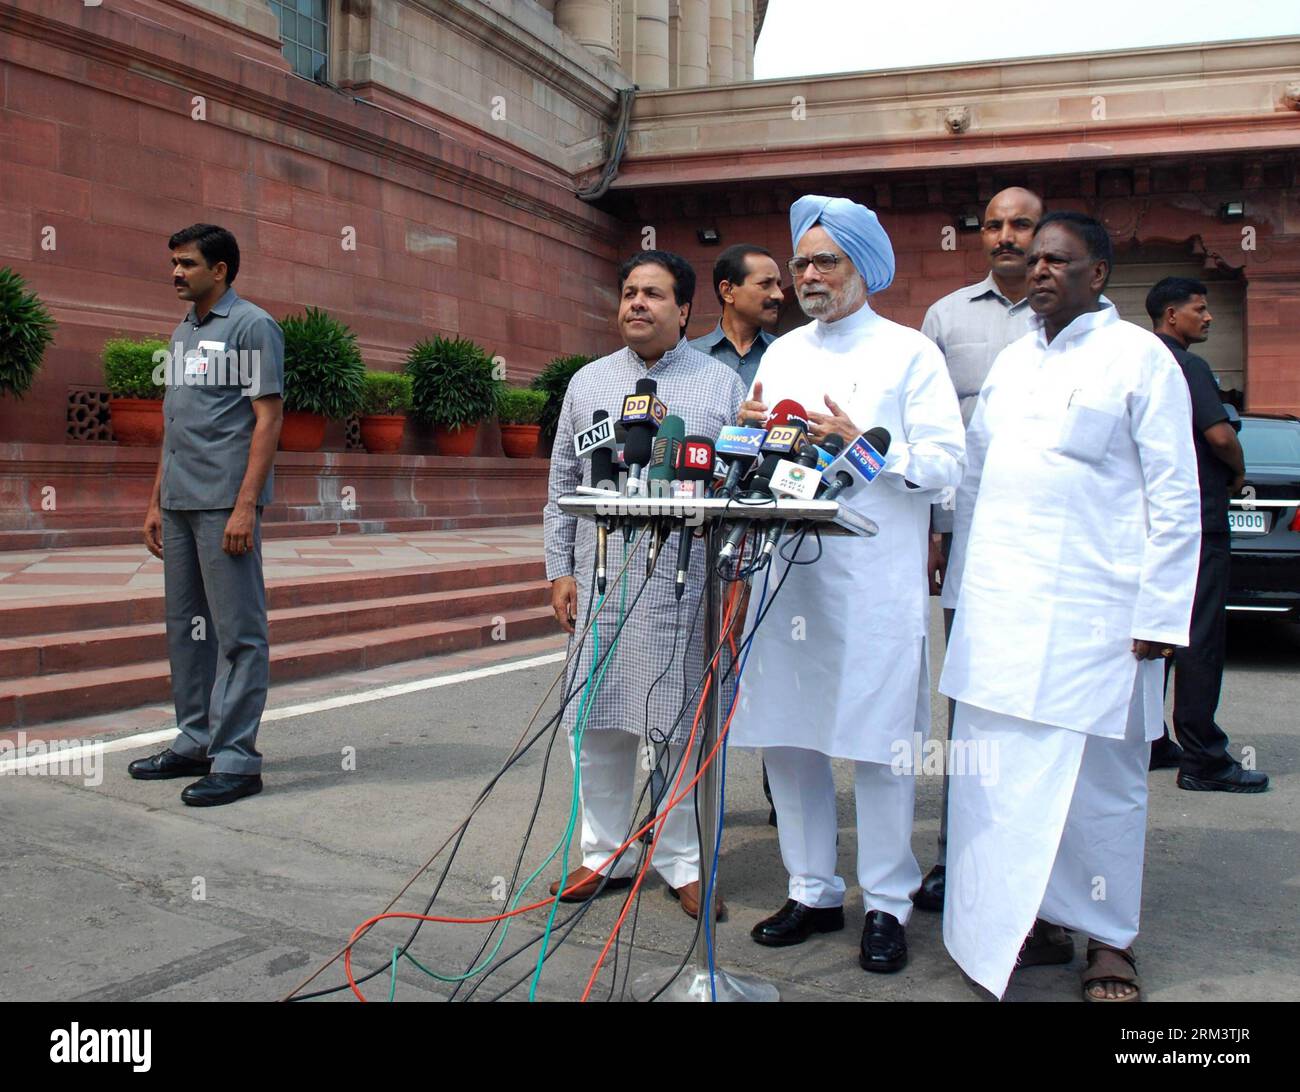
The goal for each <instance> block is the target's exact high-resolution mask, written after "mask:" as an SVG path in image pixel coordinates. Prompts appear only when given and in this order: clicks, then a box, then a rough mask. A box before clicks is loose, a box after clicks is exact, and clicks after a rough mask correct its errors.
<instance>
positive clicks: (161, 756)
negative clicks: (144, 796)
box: [126, 748, 212, 781]
mask: <svg viewBox="0 0 1300 1092" xmlns="http://www.w3.org/2000/svg"><path fill="white" fill-rule="evenodd" d="M210 769H212V759H210V758H186V757H185V755H178V754H177V753H176V752H175V751H173V750H171V748H168V749H167V750H165V751H160V752H158V754H156V755H150V756H149V757H148V758H137V759H136V760H135V761H134V762H132V763H131V765H129V766H128V767H127V768H126V772H127V773H129V774H130V775H131V776H132V777H134V778H135V779H136V780H137V781H162V780H164V779H166V778H169V777H202V776H203V775H204V774H205V773H207V772H208V771H209V770H210Z"/></svg>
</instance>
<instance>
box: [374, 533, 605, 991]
mask: <svg viewBox="0 0 1300 1092" xmlns="http://www.w3.org/2000/svg"><path fill="white" fill-rule="evenodd" d="M623 552H624V555H625V559H626V554H627V547H626V545H624V547H623ZM624 591H625V592H626V588H624ZM604 603H605V596H603V595H602V596H601V597H600V599H599V600H597V602H596V605H595V607H594V608H593V610H594V612H595V614H596V616H597V617H599V615H600V611H601V608H602V607H603V606H604ZM619 618H620V621H621V620H622V607H621V606H620V609H619ZM592 635H593V650H592V657H591V667H590V669H589V670H588V672H587V682H586V685H585V686H584V687H583V692H582V700H581V702H580V703H579V707H578V720H577V726H576V728H575V731H576V733H577V739H578V747H579V748H581V741H582V724H583V722H584V721H585V719H586V714H585V708H586V707H587V702H588V698H589V697H590V695H591V693H592V675H593V674H594V673H595V670H596V663H597V661H598V660H599V656H598V654H597V653H598V650H599V648H600V627H599V622H593V623H592ZM614 644H615V645H617V644H618V641H617V639H615V642H614ZM613 658H614V657H613V651H612V650H611V652H610V655H609V657H608V658H607V659H606V661H605V664H604V667H602V669H601V672H600V679H597V680H596V689H599V688H600V683H601V681H602V680H603V679H604V677H605V671H606V670H607V669H608V668H609V662H610V660H612V659H613ZM579 753H581V751H579ZM574 772H575V784H574V797H573V801H574V802H573V804H572V805H571V806H570V818H569V826H568V829H567V830H566V831H565V834H564V837H563V838H561V839H560V841H559V842H557V843H556V845H555V848H554V849H552V850H551V852H550V853H549V854H547V856H546V859H545V860H544V861H542V863H541V864H540V865H538V867H537V869H536V870H535V871H534V872H533V874H532V875H531V876H529V877H528V878H527V879H526V880H525V881H524V883H523V886H521V887H520V888H519V890H518V892H516V894H515V896H514V898H512V899H511V900H510V903H509V905H508V907H507V909H508V910H514V909H516V908H517V907H518V905H519V904H520V903H521V902H522V901H523V897H524V895H525V893H526V892H527V891H528V888H529V886H530V885H531V884H532V882H533V881H534V880H535V879H537V877H538V876H539V875H541V873H542V872H543V871H544V870H545V869H546V867H547V865H549V864H550V863H551V861H553V860H554V859H555V856H556V854H558V853H559V852H560V850H561V849H564V850H565V860H567V859H568V845H569V841H570V839H571V838H572V834H573V827H574V819H573V815H574V813H575V812H576V807H577V800H578V795H577V793H578V784H577V778H576V773H577V768H576V767H575V771H574ZM559 901H560V900H559V899H558V898H557V899H556V900H555V902H554V904H553V905H552V910H551V921H550V922H548V923H547V929H546V935H545V936H544V937H543V941H542V951H543V952H545V950H546V941H547V939H548V938H549V936H550V932H551V922H553V921H554V919H555V907H558V906H559ZM512 921H513V919H512V918H506V919H505V921H504V923H503V925H502V929H501V935H500V936H499V937H498V938H497V942H496V944H495V945H494V946H493V948H492V951H490V952H489V953H488V954H487V955H486V956H484V958H483V960H482V962H480V963H479V965H478V966H477V967H473V968H471V969H470V970H468V971H466V972H465V973H464V974H455V975H445V974H439V973H438V972H437V971H431V970H430V969H429V968H428V967H426V966H424V964H422V963H421V962H420V961H419V960H418V959H416V958H415V957H414V956H413V955H411V953H410V952H403V951H402V948H401V945H394V947H393V956H392V963H391V966H390V968H389V983H388V1000H389V1001H392V1000H393V999H394V998H395V997H396V995H397V957H398V956H399V955H401V956H403V957H405V958H406V959H407V960H408V961H409V962H410V963H411V964H412V965H413V966H415V967H417V968H418V969H419V970H421V971H423V972H424V973H425V974H426V975H428V976H429V977H430V978H434V979H437V980H438V981H439V982H464V981H466V980H468V979H470V978H474V977H476V976H477V975H480V974H482V973H483V971H485V970H486V969H487V968H488V967H489V966H490V965H491V963H492V960H493V959H495V958H496V954H497V952H499V951H500V950H501V946H502V945H503V944H505V941H506V934H507V933H508V932H509V931H510V925H511V923H512ZM529 1000H530V1001H531V1000H532V996H531V993H530V996H529Z"/></svg>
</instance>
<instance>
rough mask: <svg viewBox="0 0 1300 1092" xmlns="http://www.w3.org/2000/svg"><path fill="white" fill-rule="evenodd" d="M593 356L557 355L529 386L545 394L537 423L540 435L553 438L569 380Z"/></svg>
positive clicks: (589, 361) (591, 359)
mask: <svg viewBox="0 0 1300 1092" xmlns="http://www.w3.org/2000/svg"><path fill="white" fill-rule="evenodd" d="M595 359H596V358H595V357H594V356H581V355H578V356H557V357H556V358H555V359H554V360H552V361H551V362H550V363H549V364H547V365H546V367H545V368H543V369H542V372H541V374H540V375H539V376H538V377H537V378H536V379H534V380H533V381H532V383H531V384H530V386H531V387H532V388H533V390H535V391H541V392H542V393H543V394H545V395H546V405H545V407H544V408H543V409H542V414H541V417H539V418H538V423H539V424H540V425H541V426H542V435H543V436H545V437H546V438H547V439H548V440H553V439H555V426H556V425H557V424H558V423H559V420H560V409H561V408H562V407H563V406H564V395H565V392H566V391H568V389H569V381H570V380H571V379H572V378H573V377H574V375H576V374H577V372H578V370H579V369H580V368H583V367H585V366H586V365H588V364H590V363H591V362H592V361H593V360H595Z"/></svg>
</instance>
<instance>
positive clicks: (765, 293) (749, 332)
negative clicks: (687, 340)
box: [691, 243, 785, 390]
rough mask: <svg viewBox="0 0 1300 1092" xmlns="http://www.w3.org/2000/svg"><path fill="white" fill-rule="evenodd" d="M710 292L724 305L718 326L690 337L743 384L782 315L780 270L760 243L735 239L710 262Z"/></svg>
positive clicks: (748, 383) (755, 368)
mask: <svg viewBox="0 0 1300 1092" xmlns="http://www.w3.org/2000/svg"><path fill="white" fill-rule="evenodd" d="M713 292H714V294H715V295H716V296H717V297H718V302H719V303H720V304H722V317H721V318H720V319H719V320H718V324H717V326H715V327H714V328H713V329H712V330H710V331H709V332H708V333H707V334H705V335H704V336H703V337H697V338H695V340H693V341H692V342H691V348H692V349H699V351H700V352H702V353H707V354H708V355H709V356H711V357H713V358H714V359H715V360H721V361H722V363H724V364H725V365H727V367H728V368H731V369H733V370H734V371H735V372H736V374H737V375H739V376H740V379H741V382H743V383H744V384H745V389H746V390H748V389H749V387H750V386H751V385H752V384H753V382H754V374H755V373H756V372H757V371H758V366H759V364H760V363H761V362H762V360H763V354H764V353H765V352H766V351H767V347H768V346H769V345H771V344H772V342H773V341H775V340H776V337H775V335H774V333H773V331H774V330H775V329H776V324H777V322H778V321H779V320H780V318H781V303H782V301H783V300H784V299H785V296H784V295H783V293H782V292H781V270H780V269H779V268H777V264H776V262H775V261H774V260H773V259H772V255H771V254H770V253H769V252H768V251H766V250H764V249H763V248H762V247H761V246H755V245H753V244H752V243H737V244H736V245H735V246H729V247H727V249H726V250H724V251H723V252H722V253H721V254H719V255H718V260H717V261H716V262H714V263H713Z"/></svg>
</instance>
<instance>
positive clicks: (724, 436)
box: [715, 425, 767, 496]
mask: <svg viewBox="0 0 1300 1092" xmlns="http://www.w3.org/2000/svg"><path fill="white" fill-rule="evenodd" d="M766 437H767V429H762V428H746V427H744V426H743V425H727V426H726V427H725V428H724V429H723V430H722V431H721V432H719V433H718V442H717V444H716V445H715V450H716V451H717V453H718V455H720V456H726V457H727V458H728V460H729V464H728V466H727V473H726V476H725V477H724V478H723V480H722V485H721V486H719V488H718V493H719V494H721V495H723V496H730V495H731V491H732V490H733V489H735V488H736V486H737V485H739V484H740V479H741V478H742V477H743V476H744V473H745V471H746V470H748V469H749V468H750V467H751V466H753V465H754V463H755V462H756V461H757V459H758V456H759V452H761V451H762V449H763V440H764V439H766Z"/></svg>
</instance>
